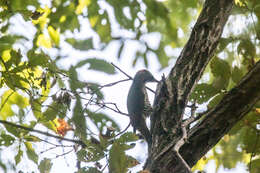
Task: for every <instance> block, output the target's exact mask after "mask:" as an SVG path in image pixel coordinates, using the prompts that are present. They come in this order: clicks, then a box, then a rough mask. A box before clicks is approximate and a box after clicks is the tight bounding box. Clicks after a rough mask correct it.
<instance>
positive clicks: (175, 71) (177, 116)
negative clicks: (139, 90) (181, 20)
mask: <svg viewBox="0 0 260 173" xmlns="http://www.w3.org/2000/svg"><path fill="white" fill-rule="evenodd" d="M232 7H233V1H232V0H206V2H205V4H204V7H203V10H202V12H201V14H200V16H199V18H198V20H197V22H196V24H195V26H194V28H193V30H192V32H191V35H190V39H189V40H188V42H187V44H186V45H185V47H184V48H183V50H182V52H181V54H180V56H179V58H178V60H177V62H176V64H175V66H174V67H173V68H172V70H171V72H170V74H169V75H168V76H167V78H166V79H165V80H163V81H162V82H161V85H160V86H159V89H158V91H157V95H156V98H155V102H154V112H153V114H152V116H151V134H152V141H153V142H152V147H151V148H150V151H151V152H150V155H149V156H148V159H147V163H146V165H145V169H148V170H150V172H155V173H160V172H163V173H168V172H171V173H174V172H176V173H179V172H190V171H189V167H191V166H193V165H194V164H195V163H196V162H197V161H198V160H199V159H200V158H201V157H202V156H203V155H204V154H205V153H206V152H207V151H209V150H210V149H211V148H212V147H213V146H214V145H215V144H216V143H217V142H218V141H219V140H220V139H221V137H222V136H223V135H224V134H226V133H227V132H228V130H230V129H231V127H232V126H234V124H235V123H236V122H237V121H239V120H240V119H241V118H242V117H243V116H244V115H245V114H246V113H247V112H248V111H249V110H250V108H251V107H252V105H253V104H254V103H255V102H256V101H257V100H258V99H259V97H260V93H257V92H259V86H260V83H259V81H260V77H259V75H258V74H260V71H259V69H258V68H259V67H258V66H260V65H258V64H259V63H258V64H257V65H256V67H255V68H254V69H253V70H252V71H251V72H250V73H249V74H248V75H247V76H246V77H245V78H244V80H242V81H241V83H240V84H239V85H238V86H237V87H236V88H234V89H232V90H231V91H230V92H229V93H228V94H226V96H225V97H224V98H223V100H222V101H221V102H220V103H219V105H218V106H216V107H215V108H214V109H213V110H212V111H211V112H209V113H208V114H207V115H206V118H205V119H204V120H203V121H201V122H200V123H199V124H197V125H196V126H195V127H193V128H192V129H191V130H189V131H188V132H186V129H185V128H184V127H183V123H182V120H183V113H184V110H185V107H186V106H187V102H188V99H189V96H190V94H191V92H192V90H193V88H194V86H195V85H196V83H197V82H198V80H199V79H200V78H201V75H202V73H203V71H204V69H205V67H206V66H207V64H208V62H209V61H210V59H211V58H212V57H213V54H214V51H215V49H216V47H217V45H218V41H219V38H220V37H221V34H222V32H223V28H224V26H225V24H226V21H227V19H228V17H229V15H230V13H231V9H232ZM257 73H258V74H257ZM256 76H258V79H257V77H256ZM258 80H259V81H258ZM253 81H255V82H256V85H255V84H254V83H253ZM257 89H258V91H256V90H257ZM249 97H250V98H249ZM187 165H188V166H189V167H187Z"/></svg>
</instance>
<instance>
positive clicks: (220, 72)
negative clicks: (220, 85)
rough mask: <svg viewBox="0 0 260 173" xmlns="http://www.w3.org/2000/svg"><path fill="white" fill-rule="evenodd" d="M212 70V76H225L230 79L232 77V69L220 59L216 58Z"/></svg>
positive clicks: (212, 62) (213, 60) (211, 65)
mask: <svg viewBox="0 0 260 173" xmlns="http://www.w3.org/2000/svg"><path fill="white" fill-rule="evenodd" d="M210 68H211V72H212V74H213V75H214V76H215V77H217V76H224V77H225V78H229V77H230V75H231V68H230V66H229V64H228V63H227V62H226V61H225V60H223V59H220V58H218V57H214V58H213V59H212V60H211V62H210Z"/></svg>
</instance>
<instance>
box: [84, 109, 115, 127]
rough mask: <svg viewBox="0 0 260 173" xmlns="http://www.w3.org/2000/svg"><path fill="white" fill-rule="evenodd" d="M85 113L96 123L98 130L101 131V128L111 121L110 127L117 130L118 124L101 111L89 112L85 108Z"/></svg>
mask: <svg viewBox="0 0 260 173" xmlns="http://www.w3.org/2000/svg"><path fill="white" fill-rule="evenodd" d="M86 113H87V115H88V117H89V118H90V119H91V120H92V121H93V123H94V124H95V125H96V127H97V128H98V129H99V130H100V132H102V131H103V128H104V127H105V126H106V125H107V123H108V122H111V123H112V127H113V128H115V129H116V130H119V127H118V125H117V124H116V122H115V121H114V120H113V119H111V118H110V117H109V116H108V115H106V114H103V113H95V112H91V111H90V110H86Z"/></svg>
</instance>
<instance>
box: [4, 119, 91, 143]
mask: <svg viewBox="0 0 260 173" xmlns="http://www.w3.org/2000/svg"><path fill="white" fill-rule="evenodd" d="M0 123H2V124H7V125H10V126H13V127H17V128H20V129H23V130H26V131H30V132H35V133H39V134H42V135H45V136H49V137H53V138H56V139H60V140H63V141H68V142H73V143H76V144H79V145H81V146H82V147H86V144H85V143H84V142H83V141H81V140H75V139H69V138H64V137H61V136H57V135H53V134H50V133H48V132H43V131H40V130H36V129H33V128H29V127H25V126H21V125H18V124H14V123H12V122H9V121H5V120H0Z"/></svg>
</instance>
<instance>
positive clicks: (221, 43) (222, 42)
mask: <svg viewBox="0 0 260 173" xmlns="http://www.w3.org/2000/svg"><path fill="white" fill-rule="evenodd" d="M233 40H234V39H233V38H232V37H230V38H220V39H219V45H218V49H217V52H218V53H219V52H222V51H223V50H224V49H225V48H226V47H227V46H228V44H229V43H232V41H233Z"/></svg>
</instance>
